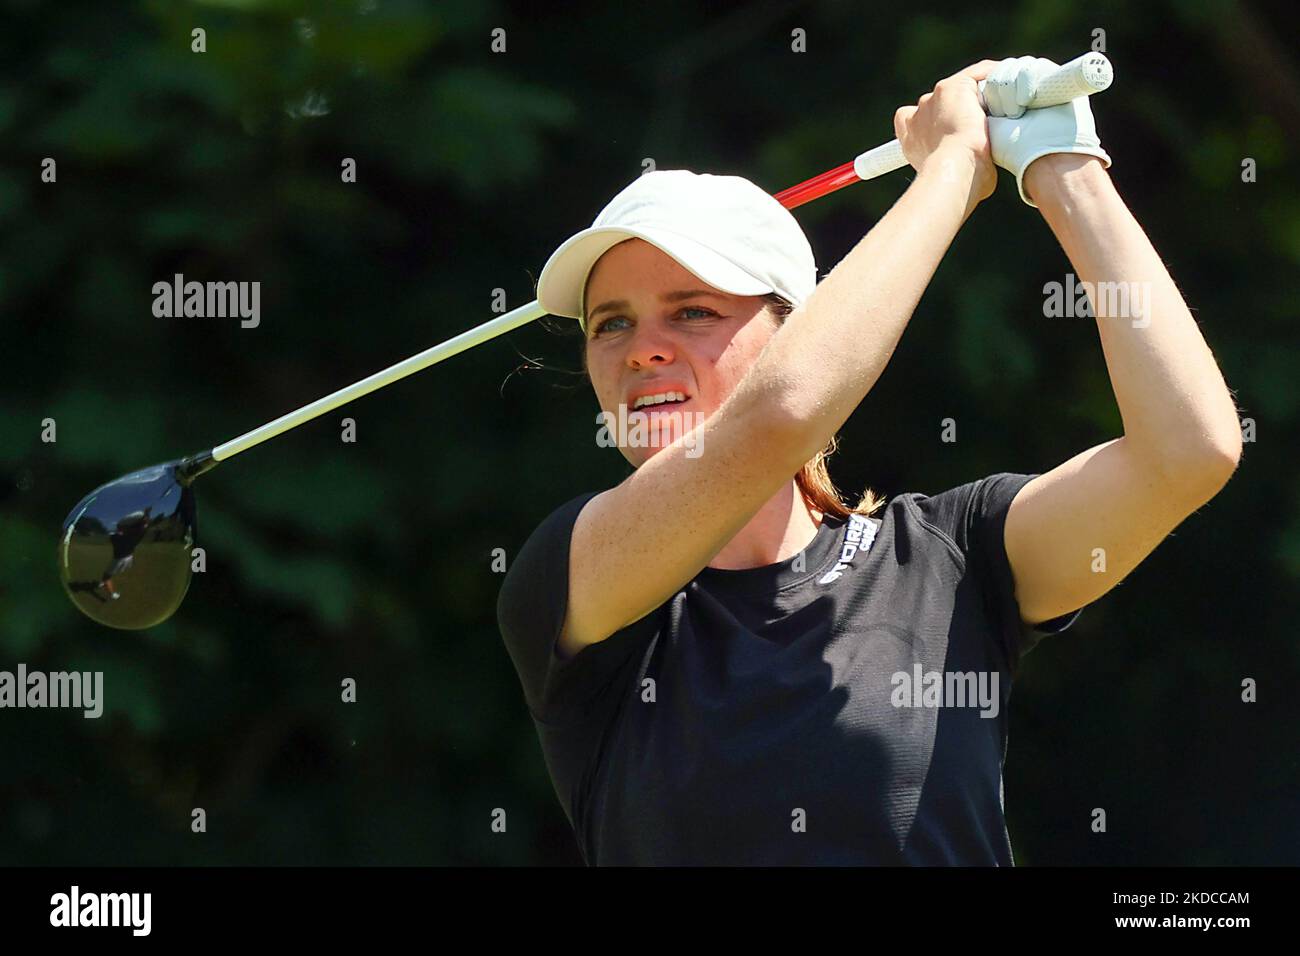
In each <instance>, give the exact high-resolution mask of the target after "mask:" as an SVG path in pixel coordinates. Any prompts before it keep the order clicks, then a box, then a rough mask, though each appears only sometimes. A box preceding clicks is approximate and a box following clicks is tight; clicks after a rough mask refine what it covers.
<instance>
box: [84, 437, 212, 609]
mask: <svg viewBox="0 0 1300 956" xmlns="http://www.w3.org/2000/svg"><path fill="white" fill-rule="evenodd" d="M191 461H192V459H177V460H175V461H169V462H164V463H163V464H160V465H153V466H152V467H149V468H142V469H140V470H139V471H133V472H131V473H130V474H129V475H123V476H122V477H121V478H118V479H117V480H116V481H110V482H109V483H108V484H106V485H100V486H99V487H98V488H96V489H95V490H94V491H92V492H91V493H90V494H88V495H86V497H84V498H82V499H81V501H79V502H78V503H77V506H76V507H75V508H73V509H72V511H71V512H69V514H68V517H67V518H66V519H64V522H63V532H62V534H61V535H60V537H59V548H58V558H59V577H60V579H61V580H62V581H63V588H64V590H65V591H67V593H68V597H69V598H71V599H72V603H73V604H75V605H76V606H77V608H78V609H79V610H80V611H81V612H82V613H83V614H85V615H86V616H87V617H89V618H90V619H91V620H93V621H96V622H98V623H100V624H104V625H106V626H108V627H115V628H120V629H122V630H140V629H143V628H146V627H153V626H154V625H155V624H161V623H162V622H163V621H165V620H167V618H169V617H171V616H172V614H173V613H174V612H175V610H176V609H177V608H178V607H180V604H181V601H182V599H184V597H185V592H186V591H187V590H188V589H189V586H190V567H191V561H192V555H191V550H190V549H191V548H193V547H194V541H195V534H196V525H195V513H194V491H193V489H192V488H191V487H190V481H192V479H193V475H192V474H190V473H189V469H187V468H186V467H185V466H186V465H187V464H188V463H190V462H191Z"/></svg>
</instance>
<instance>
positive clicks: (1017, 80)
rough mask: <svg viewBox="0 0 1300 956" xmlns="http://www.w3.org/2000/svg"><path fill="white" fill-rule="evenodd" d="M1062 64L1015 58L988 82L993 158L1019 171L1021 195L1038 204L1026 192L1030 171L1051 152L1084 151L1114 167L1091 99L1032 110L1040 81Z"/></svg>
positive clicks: (986, 93)
mask: <svg viewBox="0 0 1300 956" xmlns="http://www.w3.org/2000/svg"><path fill="white" fill-rule="evenodd" d="M1056 68H1057V64H1055V63H1053V62H1052V61H1051V60H1046V59H1043V58H1042V57H1033V56H1021V57H1010V58H1008V59H1005V60H1003V61H1002V62H1001V63H999V64H998V65H997V66H996V67H995V68H994V69H993V72H992V73H990V74H989V76H988V78H987V79H986V80H985V81H984V103H985V106H986V107H987V109H988V113H989V145H990V146H991V148H992V152H993V162H994V163H996V164H997V165H998V166H1001V167H1002V168H1003V169H1005V170H1007V171H1009V172H1011V173H1013V174H1015V177H1016V187H1017V188H1018V189H1019V190H1020V198H1021V199H1023V200H1024V201H1025V202H1026V203H1027V204H1028V205H1030V206H1034V207H1035V208H1037V205H1038V204H1037V203H1035V202H1033V200H1031V199H1030V198H1029V196H1028V195H1027V194H1026V193H1025V183H1024V177H1025V170H1026V169H1028V168H1029V164H1030V163H1032V162H1033V161H1034V160H1036V159H1039V158H1040V157H1043V156H1046V155H1047V154H1048V153H1082V154H1084V155H1087V156H1096V157H1097V158H1098V159H1100V160H1101V161H1102V162H1103V163H1105V164H1106V168H1107V169H1109V168H1110V156H1108V155H1107V154H1106V151H1105V150H1104V149H1102V148H1101V140H1100V139H1098V138H1097V126H1096V124H1095V123H1094V122H1093V119H1092V108H1091V107H1090V106H1089V105H1088V97H1086V96H1076V97H1075V98H1074V99H1072V100H1070V102H1068V103H1062V104H1061V105H1060V106H1048V107H1045V108H1042V109H1027V108H1026V106H1027V104H1028V103H1029V101H1030V100H1031V99H1032V98H1033V96H1034V93H1035V92H1036V90H1037V87H1038V81H1039V79H1040V78H1041V77H1042V76H1044V75H1046V74H1048V73H1050V72H1052V71H1053V70H1055V69H1056Z"/></svg>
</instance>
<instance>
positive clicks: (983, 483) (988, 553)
mask: <svg viewBox="0 0 1300 956" xmlns="http://www.w3.org/2000/svg"><path fill="white" fill-rule="evenodd" d="M1037 477H1038V475H1037V474H1027V475H1026V474H1014V473H1011V472H1002V473H999V474H996V475H990V476H989V477H987V478H981V479H980V480H979V481H973V482H970V483H969V484H965V485H962V486H960V487H958V488H954V489H952V490H951V491H947V492H944V493H943V494H940V495H935V496H934V497H933V498H929V499H925V501H924V502H923V504H922V510H923V512H925V513H926V517H927V519H928V520H930V521H931V522H933V523H934V524H935V525H936V526H937V527H939V528H940V529H941V530H943V531H944V532H945V533H947V534H949V535H950V536H951V537H952V539H953V541H954V543H955V544H956V545H957V547H958V548H959V549H960V550H961V551H962V553H963V554H964V555H965V557H966V562H967V568H968V569H970V570H971V571H972V572H973V573H974V575H975V578H976V580H977V581H978V582H979V585H980V589H981V592H982V594H983V595H984V603H985V607H986V609H987V611H988V614H989V618H990V620H991V621H992V622H993V623H994V626H995V627H996V629H997V633H998V637H999V640H1000V642H1001V645H1002V650H1003V653H1004V654H1005V655H1006V658H1007V661H1008V663H1009V667H1010V672H1011V674H1012V675H1013V676H1014V675H1015V674H1016V673H1017V672H1018V671H1019V668H1020V661H1021V658H1023V657H1024V655H1025V654H1027V653H1028V652H1029V651H1030V650H1032V649H1033V648H1034V647H1035V646H1036V645H1037V644H1038V642H1039V641H1040V640H1042V639H1043V638H1044V637H1046V636H1048V635H1049V634H1059V633H1061V632H1062V631H1064V630H1066V629H1067V628H1069V627H1070V626H1071V625H1073V624H1074V622H1075V621H1076V620H1078V618H1079V615H1080V614H1081V613H1082V612H1083V609H1082V608H1077V609H1075V610H1074V611H1071V612H1069V613H1067V614H1063V615H1061V616H1060V617H1055V618H1052V619H1051V620H1047V621H1041V622H1039V623H1037V624H1033V625H1030V624H1027V623H1025V622H1024V621H1022V620H1021V617H1020V604H1019V602H1018V601H1017V600H1016V593H1015V577H1014V575H1013V574H1012V571H1011V563H1010V561H1009V560H1008V558H1007V548H1006V523H1007V512H1008V511H1009V510H1010V508H1011V502H1012V500H1013V499H1014V498H1015V497H1016V494H1017V493H1019V491H1020V489H1021V488H1023V487H1024V486H1025V485H1027V484H1028V483H1029V482H1030V481H1032V480H1033V479H1034V478H1037Z"/></svg>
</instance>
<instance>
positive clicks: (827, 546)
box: [497, 473, 1080, 865]
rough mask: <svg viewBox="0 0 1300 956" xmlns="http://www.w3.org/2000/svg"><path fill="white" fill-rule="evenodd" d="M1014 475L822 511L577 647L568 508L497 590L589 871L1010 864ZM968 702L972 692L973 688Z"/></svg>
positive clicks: (1023, 639) (1016, 634)
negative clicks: (569, 609)
mask: <svg viewBox="0 0 1300 956" xmlns="http://www.w3.org/2000/svg"><path fill="white" fill-rule="evenodd" d="M1033 477H1035V476H1034V475H1021V474H1010V473H1003V474H997V475H992V476H990V477H988V478H984V479H982V480H980V481H975V482H971V483H969V484H966V485H962V486H960V487H958V488H954V489H952V490H950V491H945V492H943V493H942V494H938V495H933V496H929V497H927V496H925V495H922V494H915V493H912V494H903V495H898V496H896V497H895V498H893V499H891V500H890V501H889V502H888V504H887V505H886V506H885V507H884V509H883V510H882V511H880V512H877V514H878V515H879V517H872V518H864V517H862V516H859V515H854V516H852V517H851V518H850V519H849V520H847V521H846V520H843V519H835V518H827V519H826V520H825V521H823V523H822V525H821V527H820V528H819V529H818V531H817V535H816V537H815V538H814V540H813V541H812V543H811V544H810V545H809V546H808V548H807V549H806V550H805V551H804V552H803V553H801V554H799V555H796V556H795V557H793V558H791V559H789V560H787V561H783V562H780V563H778V564H772V565H767V566H765V567H760V568H749V569H745V570H720V569H716V568H704V569H703V570H702V571H700V573H699V574H698V575H696V577H695V578H694V579H693V580H692V581H690V582H689V583H688V584H687V585H685V586H684V587H683V588H681V589H680V590H679V591H678V592H677V593H676V594H674V595H673V596H672V597H671V598H670V599H669V600H668V601H666V602H665V603H664V604H662V605H661V606H660V607H659V608H658V609H656V610H655V611H653V612H651V613H650V614H648V615H646V616H645V617H643V618H642V619H641V620H639V621H637V622H636V623H634V624H631V625H629V626H628V627H626V628H624V629H623V630H621V631H618V632H617V633H615V634H613V635H611V636H610V637H609V638H607V639H606V640H604V641H601V642H600V643H598V644H593V645H591V646H590V647H586V648H584V649H583V650H582V651H580V652H579V653H578V654H576V655H574V657H572V658H571V659H569V660H561V659H560V658H558V657H556V656H555V653H554V645H555V640H556V638H557V636H558V635H559V631H560V627H561V625H562V623H563V620H564V613H565V604H566V602H567V599H568V574H569V539H570V535H571V533H572V530H573V525H574V523H575V521H576V520H577V516H578V513H579V512H580V511H581V510H582V508H583V506H584V505H585V504H586V503H587V502H588V501H589V500H591V498H593V497H594V496H595V495H596V494H598V492H589V493H586V494H583V495H580V496H579V497H577V498H574V499H573V500H572V501H569V502H568V503H566V504H565V505H563V506H561V507H560V508H558V509H556V510H555V511H554V512H553V513H552V514H551V515H550V516H549V517H547V519H546V520H545V521H543V522H542V524H541V525H540V526H538V528H537V529H536V530H535V531H534V532H533V534H532V535H531V536H530V537H529V539H528V541H527V542H526V543H525V545H524V547H523V548H522V549H521V550H520V552H519V554H518V555H517V557H516V558H515V559H514V562H513V564H512V565H511V567H510V569H509V571H508V573H507V575H506V578H505V581H504V582H503V584H502V587H501V592H500V595H499V598H498V602H497V617H498V622H499V624H500V627H501V633H502V636H503V638H504V640H505V644H506V648H507V650H508V651H509V653H510V656H511V659H512V660H513V661H514V665H515V668H516V670H517V671H518V673H519V678H520V682H521V684H522V685H523V691H524V697H525V700H526V702H527V704H528V708H529V711H530V713H531V714H532V717H533V721H534V724H535V726H536V728H537V732H538V736H539V738H540V740H541V745H542V752H543V755H544V757H545V760H546V765H547V768H548V769H549V771H550V774H551V780H552V782H553V783H554V786H555V791H556V794H557V796H558V797H559V799H560V803H561V805H562V806H563V807H564V811H565V813H566V815H567V816H568V818H569V821H570V823H571V824H572V825H573V828H574V832H575V834H576V836H577V839H578V845H579V848H580V850H581V852H582V855H583V859H584V860H586V862H587V863H588V864H594V865H890V864H921V865H946V864H953V865H1011V864H1012V862H1013V861H1012V855H1011V845H1010V841H1009V839H1008V836H1007V830H1006V823H1005V819H1004V816H1003V801H1002V765H1003V760H1004V758H1005V755H1006V743H1007V717H1008V715H1007V702H1008V699H1009V694H1010V689H1011V681H1012V678H1013V677H1014V676H1015V674H1016V672H1017V669H1018V667H1019V664H1020V659H1021V657H1022V655H1023V654H1024V653H1025V652H1026V651H1027V650H1028V649H1029V648H1030V647H1031V646H1032V645H1033V644H1034V643H1035V642H1036V641H1037V640H1038V639H1039V638H1040V637H1042V636H1043V634H1046V633H1058V632H1060V631H1063V630H1065V629H1066V628H1067V627H1069V626H1070V625H1071V624H1073V623H1074V621H1075V619H1076V618H1077V617H1078V615H1079V613H1080V612H1079V611H1074V612H1073V613H1071V614H1067V615H1064V616H1062V617H1059V618H1055V619H1054V620H1052V621H1048V622H1044V623H1043V624H1040V625H1039V626H1038V627H1037V628H1030V627H1027V626H1025V625H1024V624H1022V622H1021V620H1020V611H1019V607H1018V605H1017V603H1016V599H1015V594H1014V583H1013V579H1012V574H1011V569H1010V565H1009V564H1008V563H1007V555H1006V549H1005V545H1004V539H1003V526H1004V523H1005V521H1006V514H1007V509H1008V507H1009V506H1010V504H1011V500H1012V498H1014V497H1015V495H1016V492H1018V491H1019V490H1020V488H1021V487H1023V486H1024V485H1025V484H1026V483H1027V482H1028V481H1029V480H1030V479H1031V478H1033ZM963 692H964V693H963Z"/></svg>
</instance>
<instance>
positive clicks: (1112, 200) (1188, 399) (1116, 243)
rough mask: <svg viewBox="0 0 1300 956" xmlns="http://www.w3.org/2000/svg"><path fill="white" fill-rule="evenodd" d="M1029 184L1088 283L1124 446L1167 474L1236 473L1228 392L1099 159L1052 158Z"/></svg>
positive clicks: (1033, 172)
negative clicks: (1227, 469)
mask: <svg viewBox="0 0 1300 956" xmlns="http://www.w3.org/2000/svg"><path fill="white" fill-rule="evenodd" d="M1025 182H1026V189H1027V190H1028V191H1029V192H1030V194H1031V195H1032V196H1033V198H1034V201H1035V202H1036V203H1038V206H1039V209H1040V210H1041V211H1042V214H1043V218H1044V219H1046V220H1047V223H1048V225H1049V226H1050V227H1051V229H1052V232H1053V233H1054V234H1055V235H1056V238H1057V239H1058V241H1059V242H1060V244H1061V248H1062V249H1064V250H1065V253H1066V255H1067V256H1069V259H1070V262H1071V263H1072V264H1073V266H1074V269H1075V272H1076V274H1077V277H1078V279H1079V280H1081V281H1083V282H1087V283H1090V284H1091V287H1092V290H1093V292H1094V294H1093V295H1092V296H1091V299H1092V306H1093V312H1094V314H1095V316H1096V320H1097V328H1098V330H1099V332H1100V335H1101V345H1102V351H1103V352H1104V354H1105V358H1106V366H1107V369H1108V370H1109V373H1110V380H1111V385H1112V387H1113V389H1114V391H1115V398H1116V401H1117V402H1118V404H1119V410H1120V415H1121V416H1122V418H1123V422H1124V438H1125V441H1126V443H1128V444H1129V445H1130V446H1131V447H1132V448H1133V449H1134V450H1135V451H1137V452H1138V453H1139V454H1142V455H1144V456H1149V459H1150V460H1151V462H1152V463H1153V465H1155V466H1157V467H1159V468H1160V469H1161V470H1162V471H1163V472H1165V473H1167V474H1169V475H1170V476H1171V477H1173V476H1180V475H1184V474H1186V473H1187V471H1188V470H1189V469H1191V470H1195V469H1197V468H1199V467H1200V466H1202V465H1204V466H1206V467H1207V468H1209V469H1210V470H1213V469H1214V467H1215V466H1216V465H1217V464H1218V463H1220V462H1223V463H1224V464H1225V466H1227V465H1229V464H1230V465H1231V466H1232V467H1235V463H1236V460H1237V459H1238V458H1239V457H1240V455H1241V425H1240V422H1239V420H1238V418H1237V408H1236V405H1235V403H1234V402H1233V399H1232V395H1231V393H1230V392H1229V391H1228V387H1227V385H1226V384H1225V383H1224V380H1223V375H1222V374H1221V373H1220V371H1219V367H1218V365H1217V364H1216V363H1215V361H1214V356H1213V355H1212V354H1211V352H1210V349H1209V346H1208V345H1206V343H1205V339H1204V338H1203V337H1202V336H1201V331H1200V328H1199V327H1198V326H1197V324H1196V321H1195V320H1194V319H1193V318H1192V315H1191V313H1190V312H1189V311H1188V309H1187V305H1186V303H1184V302H1183V298H1182V296H1181V295H1180V294H1179V292H1178V289H1177V287H1176V286H1175V285H1174V281H1173V279H1172V278H1170V276H1169V273H1168V271H1167V270H1166V269H1165V266H1164V263H1163V262H1161V260H1160V256H1159V255H1158V254H1157V253H1156V250H1155V249H1154V248H1153V247H1152V245H1151V242H1150V240H1149V239H1148V238H1147V236H1146V233H1145V232H1143V230H1142V227H1141V226H1140V225H1139V224H1138V222H1137V220H1136V219H1134V217H1133V214H1132V213H1131V212H1130V211H1129V209H1128V207H1127V206H1126V205H1125V204H1124V201H1123V200H1122V199H1121V198H1120V196H1119V193H1118V192H1116V190H1115V187H1114V185H1113V184H1112V182H1111V180H1110V176H1109V175H1108V174H1107V173H1106V171H1105V169H1103V168H1102V166H1101V163H1100V161H1099V160H1097V159H1094V158H1092V157H1088V156H1079V155H1071V154H1057V155H1052V156H1047V157H1044V158H1043V159H1040V160H1038V161H1037V162H1035V163H1034V164H1033V165H1031V166H1030V167H1029V170H1028V171H1027V173H1026V180H1025ZM1101 283H1115V285H1111V286H1104V285H1100V284H1101ZM1126 301H1127V308H1124V304H1125V302H1126ZM1116 313H1119V314H1116Z"/></svg>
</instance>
